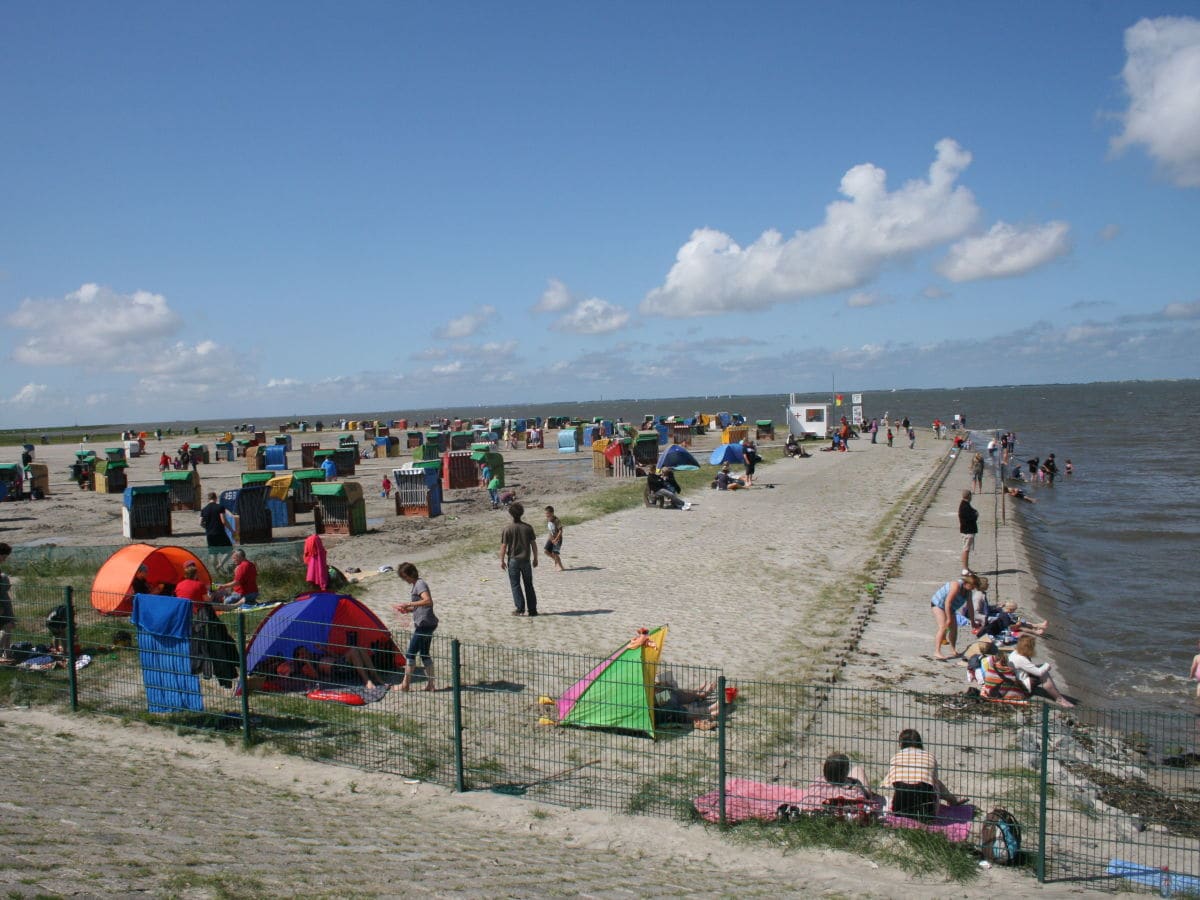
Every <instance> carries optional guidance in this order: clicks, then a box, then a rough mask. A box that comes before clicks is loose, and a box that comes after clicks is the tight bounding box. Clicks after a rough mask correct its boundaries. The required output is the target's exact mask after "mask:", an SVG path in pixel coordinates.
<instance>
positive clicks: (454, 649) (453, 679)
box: [450, 638, 467, 793]
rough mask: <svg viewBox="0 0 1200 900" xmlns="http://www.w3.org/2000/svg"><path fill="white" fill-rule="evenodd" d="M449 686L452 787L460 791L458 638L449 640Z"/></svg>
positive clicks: (460, 681) (463, 788) (464, 788)
mask: <svg viewBox="0 0 1200 900" xmlns="http://www.w3.org/2000/svg"><path fill="white" fill-rule="evenodd" d="M450 688H451V690H452V692H453V698H454V702H453V708H454V789H455V790H456V791H458V792H459V793H462V792H463V791H465V790H466V789H467V785H466V780H465V779H464V778H463V724H462V669H461V657H460V654H459V643H458V638H453V639H452V640H451V641H450Z"/></svg>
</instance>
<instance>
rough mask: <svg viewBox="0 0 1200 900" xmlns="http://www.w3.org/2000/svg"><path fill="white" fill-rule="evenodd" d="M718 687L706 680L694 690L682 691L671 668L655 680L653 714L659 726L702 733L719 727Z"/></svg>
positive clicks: (662, 671)
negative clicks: (716, 695) (676, 727)
mask: <svg viewBox="0 0 1200 900" xmlns="http://www.w3.org/2000/svg"><path fill="white" fill-rule="evenodd" d="M715 689H716V684H714V683H713V682H711V681H707V682H705V683H704V684H702V685H700V687H699V688H697V689H696V690H694V691H690V690H685V689H683V688H681V687H680V686H679V684H678V682H676V680H675V675H674V673H672V672H671V670H670V669H662V670H661V671H660V672H659V673H658V678H656V679H655V681H654V715H655V721H657V722H658V723H659V724H660V725H691V726H692V727H693V728H696V729H699V730H700V731H710V730H711V729H713V728H716V727H717V722H716V718H717V712H718V711H719V709H720V704H719V702H718V701H717V700H716V698H714V697H713V691H714V690H715Z"/></svg>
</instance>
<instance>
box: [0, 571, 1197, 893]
mask: <svg viewBox="0 0 1200 900" xmlns="http://www.w3.org/2000/svg"><path fill="white" fill-rule="evenodd" d="M321 596H322V597H324V598H326V599H324V600H321V601H320V602H309V603H304V602H302V601H299V602H291V603H286V604H273V605H270V606H266V607H260V608H250V609H237V610H229V611H223V612H222V613H221V615H220V616H207V615H203V614H201V613H200V606H201V605H202V604H193V603H192V602H191V601H188V600H181V599H178V598H159V597H148V598H145V601H144V602H143V601H141V600H140V598H135V597H134V596H132V595H129V596H119V597H118V596H112V597H101V598H98V602H96V601H97V598H91V599H92V600H93V603H89V602H87V600H83V601H82V602H80V598H79V597H78V596H76V595H74V594H73V593H72V591H71V590H70V589H69V588H56V587H48V588H39V587H33V586H30V587H23V588H22V590H21V592H20V596H19V598H18V602H16V603H15V604H14V613H15V621H14V622H12V623H11V625H10V627H9V628H7V629H6V634H7V635H8V640H9V642H10V646H9V653H8V656H9V659H10V661H11V662H13V663H16V665H13V666H11V667H10V668H9V670H8V671H7V672H6V675H5V677H6V679H7V680H8V682H9V689H10V694H11V696H12V697H13V698H14V699H15V700H16V701H17V702H29V703H61V704H65V705H70V706H71V707H72V708H80V709H87V710H92V711H96V712H102V713H106V714H113V715H118V716H123V717H128V718H137V719H141V720H143V721H150V722H155V723H162V724H168V725H171V726H173V727H176V728H178V729H203V730H210V731H216V732H224V733H225V734H226V735H227V737H228V739H229V740H231V741H242V742H244V743H246V744H247V745H249V744H265V745H269V746H273V747H276V748H278V749H279V750H281V751H284V752H289V753H295V754H298V755H301V756H304V757H308V758H311V759H317V760H323V761H328V762H332V763H338V764H343V765H350V766H356V767H360V768H363V769H369V770H374V771H383V772H389V773H394V774H398V775H404V776H409V777H415V778H421V779H424V780H429V781H433V782H437V783H441V784H445V785H448V786H450V787H453V788H455V789H458V790H493V791H496V792H500V793H507V794H511V795H516V796H527V797H529V798H533V799H537V800H540V801H544V802H549V803H556V804H561V805H567V806H573V807H593V808H601V809H606V810H611V811H615V812H624V813H642V814H651V815H658V816H667V817H673V818H682V819H693V818H703V819H706V820H709V821H712V822H717V823H721V824H725V825H730V826H736V824H737V823H739V822H742V821H746V820H766V821H768V822H776V821H779V820H787V819H789V818H794V817H795V816H796V815H797V814H801V815H804V814H807V813H808V812H810V811H817V812H821V811H824V812H828V811H829V810H830V809H832V810H833V811H834V812H835V813H836V814H838V815H841V814H842V813H844V812H846V807H845V806H844V801H845V800H846V799H847V798H850V797H853V798H859V799H861V800H862V801H864V802H862V803H857V804H856V805H855V806H854V811H855V813H856V820H858V821H867V822H870V823H871V824H873V825H874V826H875V827H880V828H885V827H891V828H920V829H922V830H926V831H930V832H934V833H937V834H941V835H942V836H944V837H945V838H947V839H948V840H950V841H955V842H960V841H961V842H968V843H973V844H975V845H978V842H979V840H980V825H981V821H982V820H983V818H984V816H985V815H986V814H987V813H988V812H989V811H991V810H992V809H994V808H997V807H999V808H1003V809H1007V810H1009V811H1010V812H1011V813H1012V814H1013V815H1014V816H1015V817H1016V818H1017V820H1018V821H1019V822H1020V823H1021V824H1022V826H1023V844H1022V854H1021V860H1022V861H1023V862H1024V863H1025V864H1026V865H1028V866H1029V867H1031V869H1033V870H1034V871H1035V872H1036V873H1037V874H1038V876H1039V877H1041V878H1044V879H1047V880H1080V881H1088V882H1090V883H1093V884H1097V885H1102V886H1105V885H1106V886H1111V887H1113V888H1121V889H1125V888H1131V889H1153V890H1163V889H1168V890H1169V891H1170V892H1171V893H1173V894H1174V895H1176V896H1186V895H1189V894H1196V895H1200V754H1198V753H1197V752H1196V751H1197V744H1198V738H1200V734H1198V730H1200V724H1198V722H1200V720H1197V718H1196V717H1194V716H1187V715H1171V714H1165V713H1155V712H1149V711H1100V710H1088V711H1080V710H1071V711H1064V710H1059V709H1057V708H1055V707H1051V706H1047V705H1044V704H1042V703H1041V702H1038V701H1035V702H1033V703H1028V704H1026V703H995V702H988V701H984V700H981V699H978V698H974V699H973V698H968V697H966V696H964V695H944V694H921V693H913V692H904V691H885V690H864V689H858V688H850V687H843V686H840V685H837V684H833V683H825V684H780V683H772V682H762V681H745V680H732V679H729V680H727V679H726V678H725V677H724V676H723V675H722V674H721V673H720V672H719V671H717V670H715V669H711V668H705V667H690V666H678V665H670V666H668V665H667V661H665V660H659V659H658V658H657V655H656V654H652V653H648V652H647V651H645V650H643V649H642V645H641V644H639V642H638V639H635V640H634V641H631V643H630V644H629V645H626V646H624V647H622V648H620V649H619V650H618V651H617V652H616V653H614V654H613V655H612V656H609V657H606V658H603V659H600V658H595V657H591V656H584V655H577V654H568V653H553V652H545V651H539V650H525V649H518V648H512V647H498V646H490V645H483V644H471V643H462V642H459V641H457V640H447V639H440V638H434V640H433V641H432V642H431V644H430V646H429V648H428V653H427V655H426V654H425V653H423V652H421V651H423V650H424V648H423V647H421V646H418V647H416V650H417V651H418V652H416V653H414V654H413V655H412V657H411V659H410V658H408V657H406V655H405V652H404V650H405V649H406V647H407V646H408V643H409V640H410V638H411V637H412V635H411V634H408V633H405V632H396V633H395V634H393V633H392V632H390V631H388V629H387V628H386V627H385V626H384V625H383V624H382V623H381V622H380V621H379V620H378V619H377V618H376V617H375V616H374V614H372V613H371V612H370V611H369V610H368V609H367V608H366V607H365V606H363V605H362V604H359V603H358V602H357V601H354V600H353V599H352V598H348V597H340V596H338V595H332V594H331V595H321ZM122 608H124V609H127V612H122V613H119V614H115V615H114V614H105V613H102V612H101V611H100V610H101V609H106V610H117V609H122ZM653 637H654V634H653V633H651V634H650V635H649V638H650V644H651V646H653V640H652V639H653ZM418 643H419V642H418ZM406 672H407V673H408V677H407V679H406V678H405V673H406ZM401 688H406V690H401ZM914 733H915V734H916V739H917V742H918V744H919V747H918V749H921V750H923V751H925V752H926V753H927V754H928V759H927V760H926V759H925V758H924V757H922V760H924V762H923V764H926V765H932V766H934V767H935V768H931V769H927V770H926V771H927V772H929V773H931V775H932V777H933V778H934V780H935V782H936V783H935V784H934V785H931V787H932V788H933V793H934V794H937V793H939V792H940V793H941V795H942V796H941V797H940V800H941V803H940V805H938V806H937V807H936V810H935V811H933V812H930V811H929V810H927V809H921V808H917V809H914V808H909V807H908V806H907V804H909V803H910V802H911V801H912V797H913V794H912V791H910V790H909V788H908V787H906V785H910V784H911V779H912V778H913V775H912V773H911V769H912V763H913V759H912V758H910V757H909V756H906V755H905V752H904V750H903V748H902V747H901V743H902V741H903V742H905V743H907V744H909V745H913V734H914ZM905 736H907V737H905ZM906 767H907V768H906ZM897 784H899V785H900V787H899V788H898V787H897ZM899 793H902V794H904V797H903V798H900V797H898V794H899ZM924 799H930V798H929V797H925V798H924ZM831 801H837V802H836V803H834V804H833V805H832V806H831V805H830V804H831ZM922 802H923V801H922ZM898 804H899V805H898ZM901 806H903V807H904V808H903V809H902V808H900V807H901ZM899 812H907V813H908V814H907V815H899V814H898V813H899ZM772 827H773V826H772ZM780 827H786V822H784V823H783V824H781V825H780ZM1164 886H1165V887H1164Z"/></svg>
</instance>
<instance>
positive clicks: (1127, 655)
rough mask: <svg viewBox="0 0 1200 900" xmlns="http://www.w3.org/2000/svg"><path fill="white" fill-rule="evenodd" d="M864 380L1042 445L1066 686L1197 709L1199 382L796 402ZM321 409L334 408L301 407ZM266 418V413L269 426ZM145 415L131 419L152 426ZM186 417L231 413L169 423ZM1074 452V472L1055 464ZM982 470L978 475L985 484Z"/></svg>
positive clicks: (1029, 522) (753, 400)
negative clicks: (1053, 473) (1192, 669)
mask: <svg viewBox="0 0 1200 900" xmlns="http://www.w3.org/2000/svg"><path fill="white" fill-rule="evenodd" d="M860 393H861V395H862V396H861V400H862V404H861V405H862V407H863V415H864V416H865V418H867V419H870V418H873V417H880V418H881V417H883V416H884V415H889V416H890V417H891V418H892V419H893V420H898V419H900V418H903V417H905V416H907V417H908V418H909V419H910V420H912V422H913V423H914V426H915V427H916V428H917V433H918V441H925V440H932V436H931V434H930V428H929V425H930V423H932V421H933V420H934V419H935V418H940V419H942V420H943V421H947V422H948V421H950V420H952V419H953V417H954V415H955V414H958V415H960V416H962V417H964V418H965V421H966V424H967V427H968V428H969V429H970V430H971V431H972V433H973V435H974V438H975V440H976V442H977V444H980V445H982V443H985V442H986V439H987V437H989V436H990V435H991V434H993V433H995V432H997V431H1012V432H1014V433H1015V434H1016V435H1017V452H1016V458H1017V460H1018V461H1021V462H1023V461H1024V460H1025V459H1028V458H1030V457H1033V456H1036V457H1039V458H1042V459H1044V458H1045V457H1046V455H1047V454H1049V453H1054V454H1055V456H1056V459H1057V460H1058V463H1059V471H1060V475H1059V478H1058V480H1057V481H1056V482H1055V483H1054V484H1053V485H1032V486H1031V487H1029V488H1028V490H1029V493H1030V495H1031V496H1032V497H1034V498H1035V499H1036V500H1037V503H1036V504H1027V503H1020V504H1011V505H1010V506H1009V509H1010V510H1012V509H1014V507H1015V510H1016V515H1017V516H1019V520H1020V523H1021V524H1022V525H1023V527H1024V528H1025V531H1026V535H1027V544H1028V546H1029V548H1030V553H1031V557H1032V560H1033V562H1032V565H1033V567H1034V569H1035V574H1036V575H1037V578H1038V583H1039V586H1040V590H1039V592H1038V595H1037V598H1036V611H1037V613H1038V614H1039V615H1041V616H1042V617H1045V618H1048V619H1049V620H1050V621H1051V623H1052V629H1053V632H1052V633H1053V635H1054V639H1053V641H1048V642H1047V643H1048V645H1049V647H1050V649H1051V652H1052V653H1053V655H1054V658H1055V661H1056V664H1057V665H1058V667H1059V668H1060V670H1061V671H1062V674H1063V676H1065V678H1066V680H1067V683H1068V684H1069V685H1070V686H1071V688H1072V690H1073V691H1075V692H1076V693H1078V694H1079V695H1080V696H1081V697H1082V698H1083V699H1084V700H1085V701H1087V702H1089V703H1094V704H1101V705H1104V706H1107V707H1114V708H1122V709H1151V710H1157V711H1170V712H1194V711H1195V709H1196V706H1197V703H1196V700H1195V690H1196V688H1195V683H1194V682H1189V681H1188V679H1187V674H1188V668H1189V665H1190V663H1191V659H1192V656H1193V655H1194V654H1195V653H1197V652H1198V649H1200V648H1198V647H1197V641H1198V640H1200V601H1198V599H1197V591H1198V590H1200V572H1198V571H1197V568H1198V566H1197V564H1198V563H1200V380H1187V381H1128V382H1102V383H1091V384H1048V385H1017V386H997V387H964V388H946V389H923V390H902V389H897V390H874V391H873V390H870V389H865V388H864V389H862V390H859V389H858V388H857V387H855V386H853V385H848V386H846V387H839V388H838V389H837V390H836V393H835V392H834V391H830V392H817V393H797V394H796V395H795V397H796V401H797V402H807V403H822V402H829V403H831V404H834V403H835V400H834V398H835V397H836V396H837V395H839V394H840V395H841V397H842V398H843V405H842V407H841V409H837V408H835V409H834V410H833V413H834V417H835V418H836V417H837V416H838V415H841V414H843V413H844V414H846V415H847V416H849V415H850V412H851V407H852V401H854V400H855V399H856V398H855V395H856V394H860ZM788 399H789V398H788V396H786V395H783V394H760V395H743V396H729V395H721V396H696V397H668V398H625V399H611V400H594V401H587V402H559V403H531V404H522V405H511V406H504V405H492V406H486V407H485V406H473V407H468V406H462V407H446V408H441V409H437V410H428V409H426V410H418V409H413V410H378V411H359V412H354V413H351V412H342V413H340V414H339V415H340V417H345V418H354V419H375V418H379V419H397V418H407V419H409V420H410V421H424V420H427V419H430V418H433V417H434V416H441V415H446V416H449V417H451V418H458V417H462V418H480V417H482V418H488V417H493V416H494V417H520V416H532V415H543V416H548V415H562V416H577V417H580V418H583V419H591V418H593V417H596V416H600V417H604V418H612V419H618V420H624V421H640V420H641V419H642V417H643V416H644V415H647V414H653V415H679V416H690V415H692V414H694V413H695V412H697V411H703V412H709V413H712V412H721V411H728V412H733V413H741V414H742V415H744V416H745V417H746V418H747V419H748V420H751V421H753V420H757V419H773V420H774V421H775V422H777V423H783V422H784V420H785V414H784V411H785V408H786V406H787V403H788ZM300 418H303V419H304V420H307V421H309V422H315V421H317V420H318V419H322V420H323V421H324V423H325V424H326V427H327V428H329V427H331V423H332V422H333V421H334V419H335V418H336V416H335V415H333V414H325V415H323V416H322V415H319V414H314V415H306V416H303V417H300ZM279 421H280V420H279V419H278V418H277V417H272V418H270V419H263V420H262V423H264V424H265V423H270V424H269V425H267V427H271V426H273V425H275V424H277V423H278V422H279ZM159 424H164V425H165V424H168V423H153V424H150V425H147V426H143V427H149V428H153V427H155V426H156V425H159ZM169 424H172V425H174V426H175V427H181V426H182V427H185V428H186V429H187V430H188V431H190V430H191V426H192V425H193V424H196V425H199V426H200V427H201V428H202V429H204V430H207V429H212V428H226V427H229V426H231V425H232V424H233V423H230V422H228V421H226V422H215V421H204V422H176V423H169ZM1067 460H1070V461H1071V463H1072V466H1073V468H1074V473H1073V474H1072V475H1065V474H1063V469H1064V468H1065V463H1066V461H1067ZM991 482H992V479H989V483H991Z"/></svg>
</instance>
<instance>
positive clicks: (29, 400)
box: [8, 381, 50, 406]
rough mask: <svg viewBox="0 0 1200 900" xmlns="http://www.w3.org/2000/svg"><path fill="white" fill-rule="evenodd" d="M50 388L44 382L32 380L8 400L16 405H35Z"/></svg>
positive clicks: (43, 397)
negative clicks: (37, 382) (36, 382)
mask: <svg viewBox="0 0 1200 900" xmlns="http://www.w3.org/2000/svg"><path fill="white" fill-rule="evenodd" d="M49 391H50V388H49V387H48V386H47V385H44V384H34V383H33V382H32V381H31V382H30V383H29V384H27V385H25V386H24V387H22V388H21V389H20V390H19V391H17V392H16V393H15V394H13V395H12V396H11V397H10V398H9V400H8V402H9V403H11V404H13V405H14V406H34V405H36V404H38V403H41V402H42V401H43V400H44V399H45V398H46V395H47V394H48V393H49Z"/></svg>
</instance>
